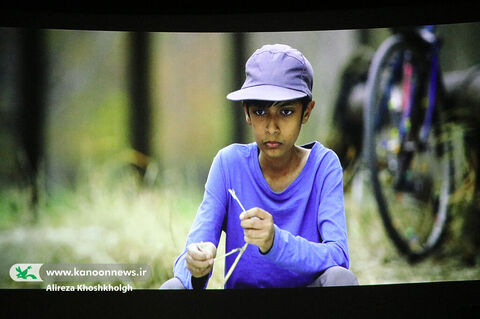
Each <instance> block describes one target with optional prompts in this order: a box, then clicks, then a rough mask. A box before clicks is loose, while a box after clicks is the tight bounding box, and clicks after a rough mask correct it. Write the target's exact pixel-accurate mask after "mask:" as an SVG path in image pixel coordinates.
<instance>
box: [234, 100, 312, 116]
mask: <svg viewBox="0 0 480 319" xmlns="http://www.w3.org/2000/svg"><path fill="white" fill-rule="evenodd" d="M297 101H298V102H300V103H301V104H302V116H301V118H303V115H304V114H305V110H306V109H307V106H308V104H309V103H310V102H311V101H312V99H311V98H310V97H309V96H305V97H302V98H299V99H295V100H288V101H265V100H244V101H243V103H244V104H245V106H246V107H247V112H248V116H250V108H251V107H252V106H257V107H260V108H265V109H267V108H269V107H271V106H282V105H284V104H287V103H288V104H293V103H296V102H297Z"/></svg>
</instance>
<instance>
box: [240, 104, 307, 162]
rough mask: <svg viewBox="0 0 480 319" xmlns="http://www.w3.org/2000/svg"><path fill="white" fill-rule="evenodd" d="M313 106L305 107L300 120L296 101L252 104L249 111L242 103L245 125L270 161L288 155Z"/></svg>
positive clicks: (300, 110)
mask: <svg viewBox="0 0 480 319" xmlns="http://www.w3.org/2000/svg"><path fill="white" fill-rule="evenodd" d="M314 105H315V102H314V101H311V102H310V103H309V104H308V107H307V108H306V109H305V112H304V114H303V118H302V104H301V102H299V101H298V100H297V101H286V102H278V103H275V104H274V105H272V106H270V107H261V106H257V105H255V104H254V105H252V106H250V108H249V109H247V107H246V105H245V104H244V111H245V117H246V120H247V123H248V124H249V125H251V126H252V128H253V135H254V137H255V141H256V142H257V145H258V147H259V148H260V151H261V152H263V153H264V155H267V156H268V157H270V158H281V157H283V156H285V155H288V154H289V152H290V151H291V150H292V147H293V146H294V145H295V142H296V141H297V138H298V135H299V134H300V128H301V126H302V124H305V123H307V121H308V118H309V117H310V114H311V111H312V109H313V107H314Z"/></svg>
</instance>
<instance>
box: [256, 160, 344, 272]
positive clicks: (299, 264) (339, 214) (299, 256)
mask: <svg viewBox="0 0 480 319" xmlns="http://www.w3.org/2000/svg"><path fill="white" fill-rule="evenodd" d="M317 226H318V231H319V233H320V236H321V238H322V242H321V243H315V242H311V241H308V240H306V239H305V238H303V237H300V236H294V235H293V234H291V233H290V232H288V231H286V230H283V229H280V228H279V227H278V226H276V225H274V228H275V237H274V241H273V245H272V248H271V249H270V251H269V252H268V253H267V254H265V257H266V258H268V259H269V260H270V261H272V262H274V263H275V264H277V265H278V266H280V267H282V268H285V269H288V270H291V271H294V272H296V273H299V274H303V275H310V276H311V275H316V274H319V273H320V272H322V271H323V270H325V269H327V268H330V267H332V266H342V267H345V268H348V267H349V254H348V244H347V231H346V221H345V210H344V202H343V171H342V169H341V167H335V168H334V169H332V170H331V171H330V172H329V173H328V174H327V175H326V177H325V179H324V181H323V186H322V188H321V195H320V203H319V206H318V225H317Z"/></svg>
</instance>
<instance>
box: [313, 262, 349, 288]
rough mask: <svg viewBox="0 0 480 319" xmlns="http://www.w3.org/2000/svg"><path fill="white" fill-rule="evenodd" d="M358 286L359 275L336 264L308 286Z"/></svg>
mask: <svg viewBox="0 0 480 319" xmlns="http://www.w3.org/2000/svg"><path fill="white" fill-rule="evenodd" d="M329 286H358V280H357V277H356V276H355V275H354V274H353V272H351V271H350V270H348V269H346V268H343V267H340V266H334V267H330V268H328V269H326V270H325V271H324V272H323V273H322V274H321V275H320V276H318V278H317V279H315V281H314V282H312V283H311V284H310V285H308V287H329Z"/></svg>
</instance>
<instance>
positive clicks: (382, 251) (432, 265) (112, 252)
mask: <svg viewBox="0 0 480 319" xmlns="http://www.w3.org/2000/svg"><path fill="white" fill-rule="evenodd" d="M106 171H108V170H103V171H102V170H98V169H97V170H90V171H89V174H88V175H87V176H86V177H85V178H84V179H83V180H82V181H81V182H80V183H79V185H77V187H75V188H74V189H67V188H58V189H55V190H53V191H51V192H50V194H49V195H48V196H47V195H46V194H45V193H43V194H42V196H41V201H40V203H39V206H38V216H39V218H38V220H37V222H35V223H32V222H31V220H30V218H29V216H30V215H31V212H30V211H29V207H28V204H27V203H28V191H27V190H20V189H15V188H8V189H4V190H2V193H1V194H0V195H1V197H0V209H1V211H0V213H1V219H0V255H1V258H0V288H45V286H46V284H45V283H23V282H14V281H13V280H11V279H10V277H9V275H8V273H9V269H10V267H11V265H13V264H15V263H28V262H31V263H120V264H121V263H130V264H148V265H150V267H151V270H152V277H151V278H150V279H149V280H148V281H146V282H134V283H133V284H132V285H133V287H134V288H147V289H156V288H158V287H159V286H160V285H161V284H162V283H163V282H164V281H165V280H167V279H169V278H171V277H172V276H173V273H172V269H173V263H174V261H175V259H176V257H177V256H178V254H179V253H181V251H182V250H183V247H184V243H185V239H186V236H187V234H188V231H189V229H190V226H191V224H192V221H193V218H194V216H195V213H196V210H197V208H198V205H199V204H200V202H201V200H202V196H203V188H202V186H198V185H193V184H188V183H187V184H184V183H181V182H179V181H181V178H178V179H175V178H174V179H172V180H177V181H178V183H176V184H175V183H174V184H170V185H156V184H155V183H154V184H153V185H150V186H142V185H140V183H139V182H138V178H137V176H135V174H133V173H131V174H130V173H128V174H123V175H120V176H115V177H112V175H111V174H110V175H109V173H106ZM345 208H346V216H347V227H348V232H349V251H350V257H351V269H352V270H353V272H354V273H355V274H356V275H357V277H358V279H359V282H360V284H366V285H369V284H387V283H404V282H425V281H444V280H471V279H480V267H472V266H468V265H466V264H463V263H462V262H461V259H460V258H458V255H457V254H455V253H454V252H455V250H456V249H457V248H458V247H461V245H460V243H458V242H455V238H457V239H458V236H457V237H453V239H452V242H450V243H449V244H448V245H446V248H445V249H443V250H442V252H441V254H439V255H438V256H432V257H431V258H428V259H427V260H425V261H423V262H421V263H419V264H416V265H410V264H408V263H407V262H406V261H405V260H404V259H403V257H401V256H399V255H398V254H397V252H396V250H395V248H394V247H393V246H392V244H391V242H390V240H389V238H388V237H386V234H385V231H384V229H383V226H382V224H381V221H380V218H379V216H378V213H377V212H376V207H375V202H374V201H373V198H372V195H371V192H370V190H369V187H368V185H367V183H366V181H365V180H363V179H362V178H361V174H359V176H358V177H357V178H356V179H355V180H354V182H353V185H352V189H351V190H350V191H348V192H347V193H346V194H345ZM224 247H225V238H224V235H222V238H221V241H220V245H219V248H218V254H221V253H223V252H224V250H225V248H224ZM223 273H224V263H223V262H217V263H216V264H215V267H214V271H213V275H212V278H211V280H210V282H209V285H208V288H209V289H221V288H222V282H223Z"/></svg>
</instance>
